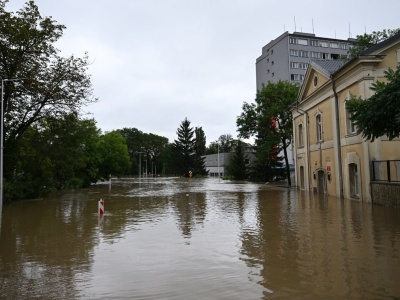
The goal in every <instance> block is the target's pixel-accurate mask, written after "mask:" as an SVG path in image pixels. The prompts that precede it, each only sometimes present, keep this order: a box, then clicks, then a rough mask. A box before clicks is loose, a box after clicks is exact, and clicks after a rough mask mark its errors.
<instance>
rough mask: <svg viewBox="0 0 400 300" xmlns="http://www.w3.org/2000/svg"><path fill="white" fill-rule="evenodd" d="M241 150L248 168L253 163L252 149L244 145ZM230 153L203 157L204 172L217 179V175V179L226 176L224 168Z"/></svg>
mask: <svg viewBox="0 0 400 300" xmlns="http://www.w3.org/2000/svg"><path fill="white" fill-rule="evenodd" d="M243 150H244V156H245V163H246V166H248V167H250V166H251V165H252V164H253V163H254V161H255V154H254V149H253V147H252V146H250V145H245V146H244V148H243ZM233 151H234V148H233V149H232V152H233ZM232 152H224V153H219V156H218V154H209V155H205V156H203V157H204V163H205V167H206V171H207V172H208V176H209V177H218V173H219V177H223V176H225V175H226V166H227V165H228V163H229V159H230V156H231V154H232Z"/></svg>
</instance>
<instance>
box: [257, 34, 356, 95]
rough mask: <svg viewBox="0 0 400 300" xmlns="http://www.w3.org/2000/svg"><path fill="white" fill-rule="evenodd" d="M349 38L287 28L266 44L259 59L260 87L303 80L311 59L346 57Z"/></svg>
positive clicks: (258, 74)
mask: <svg viewBox="0 0 400 300" xmlns="http://www.w3.org/2000/svg"><path fill="white" fill-rule="evenodd" d="M350 41H351V39H348V40H340V39H333V38H325V37H317V36H315V34H311V33H303V32H294V33H288V32H287V31H286V32H285V33H283V34H282V35H280V36H278V37H277V38H276V39H274V40H272V41H271V42H269V43H268V44H267V45H265V46H264V47H263V48H262V54H261V56H260V57H258V58H257V60H256V80H257V90H261V89H262V84H265V85H267V84H268V82H277V81H279V80H286V81H290V82H298V83H302V82H303V80H304V75H305V74H306V70H307V67H308V64H309V62H310V60H312V59H327V60H336V59H341V58H347V57H348V49H349V45H350Z"/></svg>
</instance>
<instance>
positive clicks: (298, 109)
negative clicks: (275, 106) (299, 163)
mask: <svg viewBox="0 0 400 300" xmlns="http://www.w3.org/2000/svg"><path fill="white" fill-rule="evenodd" d="M296 110H297V112H298V113H299V114H301V115H306V121H307V123H306V126H307V127H306V132H307V167H308V172H307V173H308V190H309V191H310V192H311V186H312V185H311V161H310V130H309V127H310V126H309V125H310V118H309V116H308V112H306V111H304V110H302V109H300V108H299V101H296Z"/></svg>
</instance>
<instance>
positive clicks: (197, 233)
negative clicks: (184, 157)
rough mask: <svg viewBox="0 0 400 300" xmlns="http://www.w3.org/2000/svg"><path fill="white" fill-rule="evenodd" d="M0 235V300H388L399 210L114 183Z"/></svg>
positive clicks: (20, 215) (29, 212)
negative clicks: (101, 208) (100, 202)
mask: <svg viewBox="0 0 400 300" xmlns="http://www.w3.org/2000/svg"><path fill="white" fill-rule="evenodd" d="M100 198H103V199H104V200H105V215H104V217H102V218H100V217H99V216H98V213H97V209H98V200H99V199H100ZM0 230H1V232H0V299H33V298H36V299H288V298H296V299H359V298H363V299H396V298H400V284H399V278H400V210H399V209H393V208H385V207H379V206H372V205H369V204H363V203H358V202H352V201H349V200H341V199H338V198H329V197H326V198H318V196H317V195H310V194H306V193H302V192H299V191H296V190H295V189H287V188H279V187H271V186H269V185H266V184H254V183H232V182H225V181H222V180H221V182H219V181H218V179H193V180H189V179H172V178H169V179H164V178H157V179H151V178H149V179H141V180H140V181H139V179H121V180H115V181H113V182H112V186H111V187H110V186H109V185H108V184H102V185H96V186H93V187H91V188H90V189H87V190H78V191H74V192H70V193H65V194H63V195H60V196H59V197H52V198H49V199H44V200H30V201H19V202H14V203H11V204H6V205H4V207H3V214H2V220H1V228H0Z"/></svg>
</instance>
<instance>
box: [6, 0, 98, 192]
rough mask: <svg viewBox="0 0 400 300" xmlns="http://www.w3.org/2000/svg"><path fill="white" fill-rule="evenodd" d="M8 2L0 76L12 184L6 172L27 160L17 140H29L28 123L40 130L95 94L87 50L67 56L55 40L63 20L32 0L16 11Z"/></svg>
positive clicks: (70, 112)
mask: <svg viewBox="0 0 400 300" xmlns="http://www.w3.org/2000/svg"><path fill="white" fill-rule="evenodd" d="M6 2H7V1H0V20H1V22H0V77H1V78H2V79H3V83H4V91H3V92H4V146H5V148H4V157H7V164H6V165H5V171H4V173H5V179H6V180H8V181H9V183H10V184H11V183H12V182H13V178H11V177H9V178H7V177H8V176H13V175H12V174H14V170H15V169H16V168H18V166H17V164H23V162H21V161H19V159H21V157H24V156H21V157H18V156H17V154H18V153H19V151H18V147H19V146H20V145H19V142H20V141H21V144H25V143H27V142H28V141H27V140H25V141H22V139H23V137H24V134H25V133H26V132H28V131H29V130H30V129H32V131H31V132H29V134H36V133H35V132H36V131H37V130H42V127H43V126H44V127H45V128H47V126H50V125H46V123H48V124H50V123H54V122H56V121H55V120H60V122H61V123H62V122H63V120H64V118H68V116H70V115H71V114H75V115H78V114H79V112H80V110H81V108H82V107H83V106H84V105H87V104H89V103H92V102H95V101H96V99H94V98H93V97H92V85H91V80H90V76H89V75H88V74H87V68H88V65H89V59H88V56H87V55H85V56H84V57H83V58H77V57H75V56H70V57H67V58H64V57H61V56H60V55H59V53H60V51H59V50H58V49H56V48H55V46H54V44H55V43H56V42H57V41H58V40H59V39H60V38H61V37H62V35H63V30H64V29H65V26H64V25H60V24H58V23H57V22H56V21H54V20H53V19H52V18H51V17H43V16H41V14H40V13H39V10H38V7H37V6H36V5H35V4H34V1H28V2H27V3H26V4H25V5H24V7H23V8H22V9H20V10H19V11H18V12H16V13H12V12H8V11H6V10H5V3H6ZM11 79H17V81H13V80H11ZM47 129H49V128H47ZM49 130H50V129H49ZM38 154H39V153H38ZM62 181H63V180H60V184H61V185H63V184H64V183H62Z"/></svg>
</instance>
